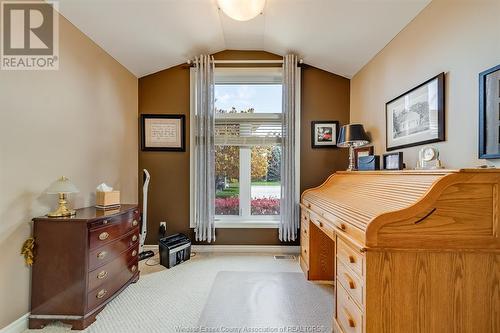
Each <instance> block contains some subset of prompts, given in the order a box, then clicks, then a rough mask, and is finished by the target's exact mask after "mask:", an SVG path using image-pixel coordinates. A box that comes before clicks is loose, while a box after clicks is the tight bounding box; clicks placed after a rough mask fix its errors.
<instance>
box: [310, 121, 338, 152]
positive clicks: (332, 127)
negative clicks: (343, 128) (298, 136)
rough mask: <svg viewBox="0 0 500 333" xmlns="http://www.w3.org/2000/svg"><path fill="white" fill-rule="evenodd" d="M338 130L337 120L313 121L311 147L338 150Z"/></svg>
mask: <svg viewBox="0 0 500 333" xmlns="http://www.w3.org/2000/svg"><path fill="white" fill-rule="evenodd" d="M338 129H339V122H338V121H336V120H321V121H319V120H318V121H311V147H312V148H336V147H337V136H338Z"/></svg>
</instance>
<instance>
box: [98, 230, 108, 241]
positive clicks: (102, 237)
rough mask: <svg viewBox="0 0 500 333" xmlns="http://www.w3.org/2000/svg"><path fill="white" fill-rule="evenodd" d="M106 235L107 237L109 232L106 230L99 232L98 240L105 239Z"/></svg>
mask: <svg viewBox="0 0 500 333" xmlns="http://www.w3.org/2000/svg"><path fill="white" fill-rule="evenodd" d="M108 237H109V234H108V233H107V232H106V231H105V232H101V233H100V234H99V239H100V240H106V239H108Z"/></svg>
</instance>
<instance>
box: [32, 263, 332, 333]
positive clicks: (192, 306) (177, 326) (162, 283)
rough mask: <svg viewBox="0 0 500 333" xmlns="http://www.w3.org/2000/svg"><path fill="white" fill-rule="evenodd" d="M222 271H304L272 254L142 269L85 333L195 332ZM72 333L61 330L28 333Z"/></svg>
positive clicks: (58, 327) (50, 328) (45, 329)
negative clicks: (167, 267) (139, 275)
mask: <svg viewBox="0 0 500 333" xmlns="http://www.w3.org/2000/svg"><path fill="white" fill-rule="evenodd" d="M151 271H154V272H151ZM221 271H246V272H295V273H298V272H300V267H299V265H298V262H297V260H275V259H274V258H273V256H272V255H270V254H269V255H266V254H256V255H249V254H198V255H197V256H196V257H193V258H192V259H191V260H189V261H187V262H185V263H183V264H181V265H179V266H176V267H174V268H172V269H169V270H167V269H164V268H163V267H162V266H155V267H144V266H141V278H140V279H139V281H138V282H137V283H135V284H133V285H131V286H130V287H128V288H127V289H126V290H124V291H123V292H122V293H121V294H120V295H119V296H118V297H116V298H115V299H114V300H113V301H112V302H110V303H109V304H108V305H107V306H106V308H105V309H104V310H103V311H102V312H101V313H100V314H99V315H98V317H97V321H96V322H95V323H94V324H92V325H91V326H90V327H89V328H87V330H86V332H97V333H101V332H102V333H108V332H109V333H128V332H130V333H137V332H148V333H149V332H158V333H160V332H161V333H175V332H182V330H181V328H187V327H196V326H197V324H198V321H199V319H200V316H201V314H202V311H203V308H204V306H205V304H206V302H207V300H208V296H209V294H210V291H211V289H212V285H213V283H214V281H215V277H216V276H217V273H219V272H221ZM148 272H150V273H149V274H148ZM332 302H333V299H332ZM68 331H69V327H67V326H64V325H57V324H56V325H50V326H47V327H45V328H44V329H43V330H41V331H40V330H32V331H29V332H42V333H47V332H49V333H61V332H68Z"/></svg>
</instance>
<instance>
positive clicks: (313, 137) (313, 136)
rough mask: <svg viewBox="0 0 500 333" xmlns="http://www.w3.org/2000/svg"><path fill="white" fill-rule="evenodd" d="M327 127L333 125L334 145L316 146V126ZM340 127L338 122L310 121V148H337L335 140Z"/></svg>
mask: <svg viewBox="0 0 500 333" xmlns="http://www.w3.org/2000/svg"><path fill="white" fill-rule="evenodd" d="M321 124H324V125H329V124H335V137H334V140H335V144H331V145H326V144H325V145H317V144H315V142H316V125H321ZM339 130H340V125H339V121H338V120H314V121H311V148H337V140H338V136H339Z"/></svg>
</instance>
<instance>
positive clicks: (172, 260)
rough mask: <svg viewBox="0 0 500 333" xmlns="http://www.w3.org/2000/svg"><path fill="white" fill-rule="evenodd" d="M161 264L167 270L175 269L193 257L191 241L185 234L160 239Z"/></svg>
mask: <svg viewBox="0 0 500 333" xmlns="http://www.w3.org/2000/svg"><path fill="white" fill-rule="evenodd" d="M159 249H160V264H161V265H162V266H165V267H167V268H171V267H174V266H175V265H177V264H180V263H182V262H184V261H186V260H189V258H190V257H191V240H190V239H189V238H188V237H187V236H186V235H184V234H175V235H171V236H168V237H163V238H160V241H159Z"/></svg>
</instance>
